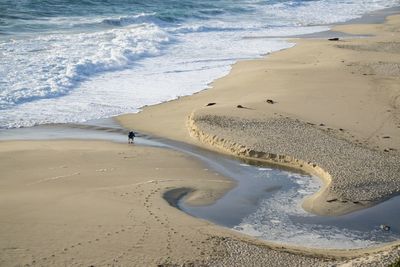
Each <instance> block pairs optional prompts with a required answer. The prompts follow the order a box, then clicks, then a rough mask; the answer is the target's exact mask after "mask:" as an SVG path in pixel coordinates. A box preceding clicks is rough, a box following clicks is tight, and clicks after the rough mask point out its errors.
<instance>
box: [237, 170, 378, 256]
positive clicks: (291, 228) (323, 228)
mask: <svg viewBox="0 0 400 267" xmlns="http://www.w3.org/2000/svg"><path fill="white" fill-rule="evenodd" d="M286 175H288V176H289V177H291V179H294V181H295V183H297V184H299V185H301V187H298V188H297V187H293V188H291V189H289V190H280V191H276V192H275V193H274V195H273V196H272V197H271V198H266V199H264V200H263V201H262V202H261V203H260V204H259V206H258V208H257V210H256V211H255V212H254V213H252V214H250V215H249V216H247V217H246V218H244V219H243V220H242V222H241V223H240V224H239V225H237V226H235V227H233V229H234V230H236V231H239V232H242V233H244V234H247V235H251V236H255V237H259V238H261V239H265V240H268V241H274V242H277V243H283V244H291V245H300V246H306V247H318V248H340V249H346V248H363V247H369V246H373V245H377V244H379V241H377V240H375V239H374V238H373V236H374V235H376V236H377V237H379V236H380V235H381V233H378V232H377V233H375V234H374V232H367V233H366V232H361V231H355V230H350V229H343V228H339V227H336V226H328V225H322V224H315V223H310V224H307V223H300V222H296V218H298V217H303V218H307V217H312V216H314V215H312V214H310V213H307V212H305V211H304V210H303V208H302V207H301V203H302V201H303V199H304V197H306V196H309V195H311V194H312V193H314V192H317V191H318V190H319V188H320V186H321V183H320V181H319V180H317V178H313V179H310V177H308V176H302V175H298V174H290V173H286ZM300 188H301V189H300ZM375 231H376V230H375Z"/></svg>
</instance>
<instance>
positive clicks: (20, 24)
mask: <svg viewBox="0 0 400 267" xmlns="http://www.w3.org/2000/svg"><path fill="white" fill-rule="evenodd" d="M398 5H400V0H291V1H288V0H196V1H195V0H179V1H178V0H162V1H161V0H146V1H144V0H51V1H50V0H0V128H16V127H28V126H33V125H38V124H46V123H67V122H82V121H87V120H92V119H99V118H106V117H111V116H114V115H118V114H122V113H128V112H138V111H140V108H141V107H143V106H146V105H152V104H157V103H160V102H163V101H167V100H171V99H175V98H177V97H179V96H183V95H190V94H193V93H195V92H198V91H200V90H203V89H205V88H208V87H209V84H210V83H211V82H212V81H213V80H215V79H217V78H220V77H222V76H224V75H226V74H227V73H228V72H229V71H230V69H231V65H232V64H234V63H235V62H237V61H238V60H245V59H254V58H259V57H262V56H263V55H266V54H268V53H271V52H274V51H278V50H281V49H285V48H289V47H291V46H293V45H294V44H292V43H289V42H288V41H286V40H285V36H290V35H298V34H306V33H314V32H320V31H324V30H327V29H329V25H330V24H332V23H337V22H344V21H347V20H350V19H353V18H357V17H360V16H362V15H363V14H365V13H367V12H371V11H374V10H378V9H383V8H389V7H393V6H398Z"/></svg>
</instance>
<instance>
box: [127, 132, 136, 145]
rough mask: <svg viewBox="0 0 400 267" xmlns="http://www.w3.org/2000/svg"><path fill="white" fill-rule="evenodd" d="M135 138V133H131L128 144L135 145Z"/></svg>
mask: <svg viewBox="0 0 400 267" xmlns="http://www.w3.org/2000/svg"><path fill="white" fill-rule="evenodd" d="M134 138H135V133H134V132H133V131H130V132H129V134H128V144H133V139H134Z"/></svg>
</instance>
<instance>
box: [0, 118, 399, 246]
mask: <svg viewBox="0 0 400 267" xmlns="http://www.w3.org/2000/svg"><path fill="white" fill-rule="evenodd" d="M28 133H29V134H28ZM125 133H126V130H125V129H122V128H121V127H120V126H118V125H116V124H114V125H110V122H109V121H105V122H104V123H101V122H95V123H94V124H90V123H89V124H87V125H69V126H66V125H53V126H40V127H34V128H26V129H15V130H4V131H1V132H0V140H15V139H27V137H29V139H82V136H84V137H85V138H89V139H103V140H110V141H114V142H126V136H125ZM136 144H138V145H145V146H156V147H164V148H168V149H174V150H177V151H180V152H183V153H185V154H187V155H189V156H192V157H194V158H196V159H199V160H201V161H202V162H203V163H204V164H205V166H207V168H209V170H210V171H213V172H216V173H219V174H221V175H224V176H227V177H230V178H231V179H233V180H235V181H236V183H237V186H236V187H235V188H233V189H232V190H231V191H229V192H227V193H226V194H225V195H224V196H223V197H222V198H220V199H219V200H217V201H216V202H215V203H213V204H211V205H207V206H191V205H188V204H187V203H185V196H189V195H190V194H191V193H192V190H193V189H190V188H184V189H179V188H178V189H174V190H175V191H173V193H174V194H170V193H168V192H167V193H166V194H169V195H167V197H166V199H167V200H169V203H170V204H171V203H175V204H174V205H175V206H176V207H177V208H179V209H181V210H183V211H184V212H186V213H188V214H190V215H192V216H195V217H199V218H203V219H207V220H209V221H212V222H214V223H216V224H219V225H222V226H225V227H228V228H230V229H233V230H236V231H239V232H242V233H245V234H248V235H251V236H255V237H257V238H260V239H263V240H267V241H273V242H277V243H284V244H290V245H300V246H308V247H318V248H341V249H343V248H364V247H370V246H377V245H382V244H384V243H387V242H392V241H396V240H398V239H400V224H399V221H400V220H399V219H400V214H398V213H396V212H393V211H394V210H396V208H397V207H398V204H399V202H400V197H395V198H392V199H390V200H388V201H386V202H383V203H381V204H379V205H376V206H374V207H371V208H367V209H364V210H360V211H357V212H354V213H351V214H347V215H343V216H336V217H324V216H316V215H313V214H310V213H307V212H305V211H304V210H303V209H302V207H301V203H302V201H303V199H304V197H306V196H309V195H312V194H314V193H315V192H317V191H318V190H319V189H320V186H321V184H320V180H319V179H317V178H313V177H311V176H309V175H306V174H304V173H295V172H291V171H288V170H284V169H278V168H271V166H270V165H268V164H265V163H264V162H262V161H256V160H255V161H248V162H246V161H244V160H240V159H238V158H234V157H231V156H227V155H222V154H219V153H215V152H211V151H208V150H204V149H201V148H197V147H194V146H191V145H188V144H184V143H180V142H175V141H171V140H166V139H162V138H154V137H150V136H146V135H139V136H138V138H137V140H136ZM177 192H178V193H179V194H178V193H177ZM171 201H172V202H171ZM381 224H387V225H390V226H391V230H390V231H388V232H385V231H383V230H381V229H380V227H379V226H380V225H381Z"/></svg>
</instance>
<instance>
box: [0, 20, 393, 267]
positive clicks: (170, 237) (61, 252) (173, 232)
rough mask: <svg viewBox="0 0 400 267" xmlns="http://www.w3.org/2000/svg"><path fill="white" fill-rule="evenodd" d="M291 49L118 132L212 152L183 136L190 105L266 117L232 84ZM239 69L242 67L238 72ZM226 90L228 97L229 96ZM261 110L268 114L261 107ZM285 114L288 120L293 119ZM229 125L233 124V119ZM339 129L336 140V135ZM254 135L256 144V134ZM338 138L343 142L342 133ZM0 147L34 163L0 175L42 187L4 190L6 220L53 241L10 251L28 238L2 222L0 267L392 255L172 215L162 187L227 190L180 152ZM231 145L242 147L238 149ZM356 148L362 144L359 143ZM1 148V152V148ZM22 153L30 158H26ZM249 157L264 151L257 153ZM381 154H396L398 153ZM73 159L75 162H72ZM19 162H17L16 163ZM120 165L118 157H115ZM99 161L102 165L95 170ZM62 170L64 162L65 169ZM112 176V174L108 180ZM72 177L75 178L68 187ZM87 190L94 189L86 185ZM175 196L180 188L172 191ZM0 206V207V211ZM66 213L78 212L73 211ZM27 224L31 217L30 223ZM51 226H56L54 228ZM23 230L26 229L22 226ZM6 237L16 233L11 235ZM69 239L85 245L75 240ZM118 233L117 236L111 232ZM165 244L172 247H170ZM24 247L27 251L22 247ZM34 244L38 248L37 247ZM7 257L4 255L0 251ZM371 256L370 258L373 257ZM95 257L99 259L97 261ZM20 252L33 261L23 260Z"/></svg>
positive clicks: (349, 259) (363, 261)
mask: <svg viewBox="0 0 400 267" xmlns="http://www.w3.org/2000/svg"><path fill="white" fill-rule="evenodd" d="M338 27H342V26H338ZM355 28H356V29H357V30H358V31H359V32H361V34H364V33H365V32H366V30H364V29H363V27H362V26H360V27H355ZM341 29H342V30H346V31H347V30H348V29H349V28H348V26H343V27H342V28H341ZM301 42H304V41H301ZM311 42H313V41H311ZM316 42H319V43H321V42H323V41H320V40H319V41H318V40H317V41H316ZM296 47H297V45H296ZM296 47H295V48H296ZM293 49H294V48H291V49H288V50H287V51H281V52H277V53H273V55H271V56H268V57H267V59H260V60H251V61H246V62H239V63H236V64H234V66H233V69H232V71H231V73H230V74H229V75H228V76H226V77H224V78H221V79H219V80H217V81H215V82H214V83H213V85H214V88H211V89H209V90H205V91H201V92H199V93H196V94H194V95H191V96H186V97H181V98H179V99H178V100H173V101H168V102H165V103H161V104H158V105H155V106H150V107H147V108H145V109H144V111H142V112H141V113H138V114H133V115H122V116H119V117H118V118H117V120H118V121H122V122H123V124H124V125H125V126H126V128H133V129H135V130H136V129H139V131H140V132H143V133H151V134H153V135H155V136H161V137H167V138H170V139H172V140H179V141H183V142H188V143H191V144H195V145H197V146H199V147H205V148H206V149H211V150H213V149H216V148H215V147H210V146H207V145H206V144H204V143H203V142H200V141H199V140H196V139H193V138H192V137H191V136H190V132H189V131H188V129H187V125H186V123H187V118H188V116H189V115H190V114H192V111H193V108H196V109H197V111H196V113H195V115H196V116H197V115H199V114H200V115H203V114H205V115H210V114H211V115H215V116H218V117H219V118H223V117H224V116H225V117H227V116H228V117H230V118H235V117H236V118H238V117H239V118H241V119H247V120H249V119H254V118H263V117H265V116H271V115H273V114H274V113H276V111H275V110H272V111H270V110H269V111H266V110H264V109H263V107H264V106H265V105H266V104H265V103H264V101H265V99H264V96H263V97H262V103H261V102H257V101H255V100H257V99H261V97H260V95H258V94H257V93H256V92H255V91H256V90H259V89H257V88H256V89H252V90H253V91H252V92H248V91H244V90H243V87H242V86H243V84H246V85H247V86H249V87H252V86H254V87H257V84H256V83H253V82H252V78H254V77H252V76H251V72H253V71H256V72H258V74H259V73H264V71H265V69H264V68H265V66H264V65H263V64H267V66H269V64H270V60H271V59H270V57H274V58H275V59H277V61H279V57H280V55H279V53H287V52H288V51H291V50H293ZM247 68H249V69H248V70H247ZM267 71H270V70H269V67H267ZM243 74H246V75H249V77H245V78H244V79H243V80H242V81H241V83H240V84H236V82H237V81H236V80H233V81H229V79H230V77H237V76H240V75H243ZM226 80H228V81H226ZM232 87H233V91H232V90H231V89H232ZM216 91H218V93H217V92H216ZM263 94H265V95H267V97H268V98H271V99H273V100H274V101H277V103H276V105H275V104H274V105H272V106H274V107H275V106H278V107H279V106H280V105H281V104H284V103H285V100H287V99H284V98H281V97H282V95H279V94H278V93H277V92H272V93H271V92H267V91H266V92H263ZM238 99H240V101H238ZM276 99H278V100H276ZM211 102H216V103H217V104H216V105H214V106H210V107H205V106H206V105H207V104H208V103H211ZM290 104H292V103H290ZM237 105H243V106H244V108H237V107H236V106H237ZM267 107H268V108H269V107H270V106H267ZM187 111H190V112H187ZM279 111H280V113H282V114H284V115H283V116H288V117H291V116H293V113H290V112H285V110H284V108H283V110H279ZM252 112H253V113H256V114H253V113H252ZM302 116H304V114H303V115H302ZM171 118H172V121H171ZM294 118H295V119H298V118H297V117H296V116H294ZM235 120H236V121H237V119H235ZM311 123H314V124H316V123H318V122H315V121H313V120H311ZM196 125H198V122H196ZM329 125H330V124H329ZM211 126H212V127H215V121H212V124H211ZM335 126H336V125H335ZM338 127H340V126H338ZM219 130H221V129H219ZM347 131H348V132H350V133H352V132H351V130H347V129H346V132H347ZM205 132H206V133H207V134H209V133H210V131H209V129H206V130H205ZM237 132H239V131H236V133H234V134H227V133H226V132H224V129H222V131H220V132H218V133H217V134H216V133H214V134H211V136H212V138H214V139H220V138H222V139H224V141H230V140H234V139H235V138H238V139H240V137H241V136H240V135H237ZM340 132H341V131H339V134H341V133H340ZM221 136H222V137H221ZM361 136H362V134H361ZM257 137H258V138H260V136H259V135H258V136H257ZM340 137H341V138H344V139H346V138H348V137H347V136H340ZM346 140H347V139H346ZM1 145H2V149H3V150H4V149H5V152H4V151H3V152H4V153H3V154H1V156H3V157H4V159H5V160H8V161H7V162H8V163H9V162H14V163H12V164H14V165H15V164H16V165H18V164H17V162H16V161H17V160H16V159H18V162H22V163H23V162H29V160H32V159H35V163H36V164H37V165H36V166H32V165H30V164H28V166H25V164H21V166H22V167H21V168H18V167H15V169H12V166H13V165H12V164H11V165H10V166H11V167H10V166H8V167H5V166H3V167H4V168H3V169H4V170H7V171H8V174H7V177H13V178H14V177H28V178H24V179H27V180H31V179H33V180H34V181H25V180H24V181H23V182H24V183H26V182H29V183H32V182H35V181H44V182H40V183H39V184H36V185H34V186H36V187H37V189H35V190H34V191H29V190H27V189H23V190H27V191H26V192H25V193H29V194H26V195H24V194H21V192H20V191H15V192H17V193H16V194H15V195H13V194H11V193H9V194H7V195H6V196H3V198H4V199H3V200H4V201H3V203H7V204H10V203H12V201H15V203H21V206H18V207H17V210H18V212H21V214H26V215H21V214H18V212H16V211H14V210H13V209H7V216H6V217H7V220H11V219H12V218H17V219H15V220H16V221H17V222H20V221H21V218H22V219H23V217H24V216H26V217H27V218H29V216H33V218H34V221H33V225H35V230H36V231H37V233H40V234H41V235H48V236H49V238H50V239H52V240H57V238H60V237H62V238H63V239H60V240H59V241H57V242H55V244H52V246H51V248H50V249H48V248H47V245H46V242H43V244H42V245H43V246H42V251H40V249H41V248H40V247H39V248H38V249H39V250H37V249H36V250H37V251H36V250H35V251H34V252H27V251H22V250H21V248H19V247H18V246H21V244H22V243H21V244H18V245H16V244H13V243H14V242H16V241H17V240H25V239H26V237H24V236H23V233H24V231H25V233H26V232H29V230H26V229H25V228H24V227H25V226H21V225H20V226H18V227H20V228H21V229H19V230H18V231H17V232H19V231H21V230H24V231H21V235H19V233H16V231H15V229H14V230H11V234H9V233H7V231H8V230H7V229H9V230H10V229H11V228H10V227H11V226H10V225H9V223H8V222H6V221H3V222H2V223H3V226H5V227H4V228H3V229H5V230H4V231H5V232H2V233H1V235H2V240H7V242H4V243H3V245H4V246H2V247H4V248H3V252H2V254H3V255H6V256H7V259H6V258H5V257H0V258H2V260H0V265H1V264H2V261H3V263H4V262H15V260H16V259H19V260H21V259H22V260H21V262H23V263H28V264H30V265H46V264H51V265H65V264H73V263H75V259H74V258H75V257H77V258H78V259H80V260H81V262H84V263H87V264H93V263H94V264H98V265H106V264H107V263H108V264H122V263H124V262H125V263H130V264H132V263H134V264H139V265H140V264H142V265H143V264H147V265H156V264H165V265H168V264H170V265H173V264H194V265H199V266H202V265H216V264H218V265H221V266H232V264H240V263H241V264H242V265H246V264H247V265H248V264H258V265H262V264H264V265H265V264H282V262H284V263H285V264H298V265H303V266H310V265H312V266H317V265H318V266H329V265H331V264H353V266H365V265H367V264H370V265H371V266H376V265H377V264H378V263H379V264H381V265H382V266H384V264H387V263H391V262H393V261H394V260H395V259H396V257H398V256H399V255H400V250H399V244H398V242H396V243H394V244H387V245H384V246H383V247H379V248H368V249H355V250H315V249H305V248H301V247H291V246H283V245H279V244H270V243H268V242H265V241H260V240H257V239H255V238H252V237H246V236H244V235H242V234H239V233H235V232H232V231H230V230H227V229H224V228H221V227H219V226H216V225H213V224H211V223H209V222H206V221H204V220H201V219H198V218H193V217H190V216H188V215H186V214H182V212H180V211H178V210H177V209H175V208H173V207H169V206H168V203H166V202H165V201H164V198H163V197H162V195H163V194H164V193H166V192H168V190H170V189H171V188H194V187H193V184H194V185H196V186H197V188H200V189H202V190H203V192H205V195H207V194H209V192H210V191H212V195H214V196H215V197H216V198H218V196H219V195H221V194H223V193H224V192H225V191H226V190H229V187H230V186H229V185H228V184H229V183H227V184H224V183H218V184H219V186H216V184H217V183H214V184H211V185H208V184H205V183H204V177H205V176H206V177H208V178H209V179H208V180H209V181H213V179H215V178H216V177H215V174H213V173H209V172H208V171H207V170H205V169H204V167H203V166H202V165H201V164H198V163H196V162H194V161H193V160H188V158H187V157H186V156H182V155H181V154H180V153H176V152H171V151H162V150H159V149H155V148H147V147H146V148H144V147H140V146H136V147H134V148H132V147H129V148H127V147H126V146H122V145H118V144H107V142H100V141H93V142H89V143H88V144H87V143H85V142H83V143H82V142H81V141H77V140H75V141H40V142H30V141H24V142H8V141H7V142H1ZM239 145H245V144H243V143H239ZM363 145H367V146H368V144H367V143H366V144H363ZM7 146H9V147H8V148H7ZM7 149H8V150H7ZM10 151H11V152H12V153H15V155H14V154H13V157H15V158H14V161H13V159H10V158H7V157H9V155H10V154H9V153H10ZM27 151H30V152H29V153H27ZM219 151H220V150H219ZM259 152H262V153H266V152H265V151H259ZM120 153H122V154H120ZM273 153H276V152H273ZM390 153H392V154H396V153H398V152H390ZM279 155H280V154H279ZM253 156H254V155H253ZM253 156H252V157H253ZM75 157H76V159H77V160H75V159H74V158H75ZM252 157H250V158H252ZM24 159H25V160H26V161H23V160H24ZM65 159H68V163H67V164H65V163H64V161H65ZM94 159H95V160H94ZM121 159H123V160H122V161H121ZM166 159H167V160H166ZM82 162H85V164H81V163H82ZM99 162H101V163H102V164H99ZM128 163H129V164H128ZM154 164H158V165H162V167H161V168H160V169H161V170H163V172H162V177H163V178H162V179H160V178H159V177H160V175H161V174H160V172H159V171H160V170H158V169H157V168H158V167H157V168H155V167H154ZM83 165H84V166H83ZM158 165H156V166H158ZM311 165H312V164H311ZM64 166H67V168H65V167H64ZM115 166H117V167H115ZM171 166H180V168H182V169H183V171H182V169H179V170H178V169H174V168H171ZM187 166H190V167H187ZM32 169H35V170H36V172H34V175H33V177H31V176H32V174H30V173H31V170H32ZM116 172H117V174H118V175H116V174H115V173H116ZM28 173H29V174H28ZM78 173H79V174H78ZM23 174H24V175H25V176H24V175H23ZM44 174H45V176H46V177H47V176H48V177H47V178H45V179H50V180H43V177H42V176H44ZM193 175H194V176H195V177H193ZM78 176H79V177H80V179H81V180H82V181H79V183H78V184H74V183H75V182H76V181H75V179H76V178H77V177H78ZM177 176H179V178H177ZM49 177H50V178H49ZM157 177H158V178H157ZM318 177H320V176H318ZM218 179H222V181H223V180H224V178H221V177H218ZM3 183H4V182H3ZM9 183H10V185H9V186H11V188H13V189H16V188H17V185H16V184H13V183H14V181H12V180H11V179H10V180H9ZM92 183H93V185H92ZM22 185H24V184H22ZM39 185H40V187H39ZM77 185H79V187H81V186H82V187H83V188H84V190H82V191H81V190H80V188H77ZM18 186H20V185H18ZM93 186H94V187H95V188H92V187H93ZM66 189H73V190H72V194H71V192H68V194H67V193H66ZM53 190H55V192H56V193H59V194H60V195H61V196H62V197H61V198H59V197H58V196H55V194H56V193H51V194H50V195H49V196H48V197H46V198H43V199H41V196H42V194H43V192H47V193H49V192H53ZM178 193H182V192H181V191H179V190H178ZM177 195H180V194H177ZM20 197H21V198H20ZM173 197H174V196H173ZM175 197H176V196H175ZM207 197H208V198H209V197H210V196H209V195H208V196H207ZM37 198H38V199H39V200H37ZM47 198H49V199H51V204H48V203H45V202H43V203H41V204H40V207H39V208H38V207H36V206H29V205H28V204H26V203H29V200H31V201H32V199H33V200H35V201H36V202H41V201H43V200H47ZM200 198H201V196H200ZM65 200H69V201H71V203H75V206H71V204H70V202H68V201H65ZM24 202H26V203H24ZM85 203H91V205H93V206H94V207H96V209H95V210H92V209H87V205H86V204H85ZM99 203H100V204H99ZM139 204H140V205H139ZM32 205H33V204H32ZM4 207H5V205H3V208H4ZM76 207H79V208H78V210H77V211H74V208H76ZM132 207H133V210H134V211H135V212H137V213H138V216H133V215H132V214H133V213H132ZM0 208H1V205H0ZM92 208H93V207H92ZM36 209H37V210H36ZM58 209H61V210H65V209H66V210H67V211H68V212H67V213H66V214H65V215H61V216H60V218H58V217H57V216H56V217H55V218H52V217H53V216H51V215H52V214H58V213H57V211H58ZM102 210H106V211H110V210H111V211H113V212H111V216H110V214H107V213H105V212H102ZM40 212H43V213H40ZM86 213H87V214H86ZM2 214H5V213H2ZM71 214H72V215H73V217H72V218H71V217H70V216H71ZM134 214H136V213H134ZM131 215H132V216H131ZM21 216H22V217H21ZM41 216H43V217H41ZM58 216H59V215H58ZM74 216H78V217H74ZM79 216H81V218H79ZM76 218H79V220H82V221H83V222H84V223H79V220H77V219H76ZM31 219H32V218H31ZM60 219H61V220H60ZM129 219H132V221H129ZM35 220H37V221H36V222H35ZM46 220H47V222H50V223H47V225H46V223H45V222H46ZM64 220H65V221H64ZM97 220H99V221H97ZM22 221H24V220H22ZM57 223H58V224H60V225H58V226H57ZM62 223H64V226H62ZM42 224H43V225H44V226H43V225H42ZM49 225H50V226H49ZM96 225H101V227H100V226H99V227H98V228H96V229H93V228H94V226H96ZM30 226H31V225H27V226H26V227H27V229H28V228H29V227H30ZM57 227H59V228H57ZM131 231H133V232H132V234H128V233H130V232H131ZM8 232H10V231H8ZM14 232H15V233H14ZM60 232H63V233H64V235H62V234H60ZM117 232H118V233H117ZM13 233H14V234H15V235H17V236H18V237H17V238H16V237H15V236H12V234H13ZM69 233H72V234H71V236H68V234H69ZM75 233H76V234H75ZM78 233H79V234H81V235H83V236H84V237H85V239H87V240H84V241H83V239H82V238H81V237H80V236H79V235H78ZM120 233H124V234H123V235H120ZM95 236H96V237H95ZM160 236H161V237H160ZM36 239H38V240H40V237H39V236H37V237H36ZM132 240H135V241H137V243H135V244H134V245H133V246H132V244H131V243H132ZM21 242H27V243H30V245H31V246H32V247H33V248H34V246H35V245H37V244H35V237H31V236H29V238H28V239H27V240H26V241H21ZM66 244H69V245H66ZM96 244H98V245H96ZM110 244H114V246H116V249H114V250H116V251H113V249H110ZM172 244H174V245H177V246H178V247H177V248H174V247H173V245H172ZM24 245H25V246H26V247H29V244H28V245H27V244H24ZM22 247H24V246H22ZM43 248H46V249H44V250H43ZM7 251H14V252H13V253H8V252H7ZM99 251H100V252H99ZM131 251H134V252H135V253H136V254H137V255H139V256H129V254H132V253H133V252H132V253H131ZM238 251H239V252H238ZM378 252H379V254H376V253H378ZM35 253H36V254H35ZM71 253H73V254H71ZM99 253H100V254H101V253H103V255H100V254H99ZM135 253H133V254H135ZM30 254H32V255H34V256H30ZM236 254H237V255H236ZM369 254H372V255H369ZM72 255H73V257H72V259H71V256H72ZM115 255H117V256H115ZM90 257H93V258H97V257H100V258H101V260H100V259H99V260H97V261H96V262H94V261H93V258H90ZM358 257H361V258H358ZM353 259H355V260H353ZM7 260H8V261H7ZM13 260H14V261H13Z"/></svg>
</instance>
